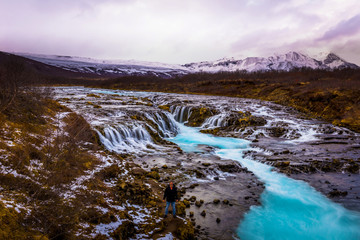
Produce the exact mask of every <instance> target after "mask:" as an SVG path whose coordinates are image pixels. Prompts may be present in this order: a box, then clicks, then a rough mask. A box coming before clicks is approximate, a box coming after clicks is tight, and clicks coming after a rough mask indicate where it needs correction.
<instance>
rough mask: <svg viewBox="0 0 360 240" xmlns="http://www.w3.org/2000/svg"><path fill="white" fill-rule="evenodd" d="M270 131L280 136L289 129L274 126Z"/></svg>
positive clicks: (271, 133) (275, 135) (273, 134)
mask: <svg viewBox="0 0 360 240" xmlns="http://www.w3.org/2000/svg"><path fill="white" fill-rule="evenodd" d="M268 131H269V134H270V136H272V137H277V138H279V137H281V136H282V135H284V134H285V133H286V132H287V129H286V128H284V127H272V128H269V129H268Z"/></svg>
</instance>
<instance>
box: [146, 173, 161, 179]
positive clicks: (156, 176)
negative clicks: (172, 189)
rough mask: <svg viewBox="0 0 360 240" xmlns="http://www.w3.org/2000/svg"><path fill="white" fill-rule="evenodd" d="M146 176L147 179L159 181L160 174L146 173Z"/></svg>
mask: <svg viewBox="0 0 360 240" xmlns="http://www.w3.org/2000/svg"><path fill="white" fill-rule="evenodd" d="M146 176H147V177H149V178H153V179H156V180H159V179H160V174H159V173H158V172H155V171H152V172H149V173H147V174H146Z"/></svg>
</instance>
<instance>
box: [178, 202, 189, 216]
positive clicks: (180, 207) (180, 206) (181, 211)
mask: <svg viewBox="0 0 360 240" xmlns="http://www.w3.org/2000/svg"><path fill="white" fill-rule="evenodd" d="M175 208H176V214H177V215H179V216H185V214H186V211H185V208H186V206H185V204H184V203H183V202H178V203H176V204H175Z"/></svg>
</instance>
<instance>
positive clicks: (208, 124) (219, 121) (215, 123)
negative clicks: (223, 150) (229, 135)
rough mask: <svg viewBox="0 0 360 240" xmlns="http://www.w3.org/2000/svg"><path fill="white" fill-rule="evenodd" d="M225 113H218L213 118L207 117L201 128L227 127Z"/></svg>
mask: <svg viewBox="0 0 360 240" xmlns="http://www.w3.org/2000/svg"><path fill="white" fill-rule="evenodd" d="M226 117H227V114H226V113H220V114H217V115H214V116H211V117H209V118H208V119H206V120H205V122H204V123H203V124H202V126H201V127H202V128H216V127H225V126H227V122H226Z"/></svg>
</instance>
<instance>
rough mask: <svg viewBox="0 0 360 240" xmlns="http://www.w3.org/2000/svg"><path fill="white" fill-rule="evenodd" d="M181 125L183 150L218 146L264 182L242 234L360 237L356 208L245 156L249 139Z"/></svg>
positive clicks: (255, 236) (221, 152)
mask: <svg viewBox="0 0 360 240" xmlns="http://www.w3.org/2000/svg"><path fill="white" fill-rule="evenodd" d="M179 129H180V131H179V134H178V135H177V136H176V137H174V138H171V139H169V140H170V141H172V142H174V143H176V144H178V145H179V146H180V147H181V148H182V149H183V150H184V151H187V152H192V151H196V147H197V145H198V144H205V145H209V146H213V147H216V148H217V149H218V150H217V151H216V152H215V154H216V155H218V156H220V157H221V158H224V159H232V160H236V161H239V162H240V164H241V165H242V166H244V167H247V168H248V169H249V170H250V171H252V172H253V173H254V174H255V175H256V176H257V177H258V178H259V179H260V180H261V181H263V182H264V183H265V191H264V192H263V194H262V195H261V206H252V207H251V209H250V211H249V212H248V213H247V214H246V215H245V218H244V220H243V221H242V222H241V223H240V225H239V227H238V229H237V234H238V236H239V237H240V239H243V240H246V239H249V240H250V239H251V240H253V239H354V240H356V239H360V214H359V213H358V212H354V211H349V210H347V209H345V208H344V207H342V206H341V205H339V204H336V203H334V202H332V201H330V200H329V199H328V198H326V197H325V196H323V195H322V194H321V193H319V192H317V191H316V190H315V189H313V188H312V187H310V186H309V185H308V184H307V183H305V182H302V181H297V180H293V179H291V178H288V177H286V176H285V175H283V174H279V173H277V172H274V171H272V170H271V169H272V167H270V166H268V165H265V164H262V163H259V162H256V161H254V160H251V159H246V158H243V151H244V150H246V149H248V148H249V146H248V141H245V140H241V139H237V138H224V137H214V136H210V135H207V134H203V133H200V132H199V129H197V128H190V127H187V126H184V125H183V124H179ZM234 194H236V193H234Z"/></svg>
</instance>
